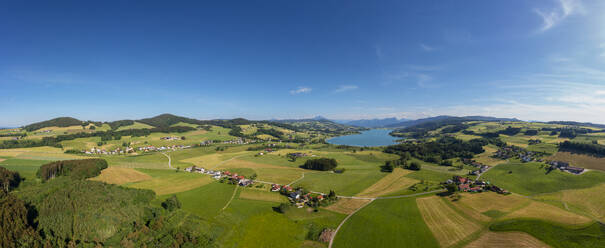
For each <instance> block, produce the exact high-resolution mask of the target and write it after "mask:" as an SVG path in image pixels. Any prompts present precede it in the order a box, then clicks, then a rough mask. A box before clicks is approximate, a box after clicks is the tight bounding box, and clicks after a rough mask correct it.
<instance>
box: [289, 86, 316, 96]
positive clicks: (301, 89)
mask: <svg viewBox="0 0 605 248" xmlns="http://www.w3.org/2000/svg"><path fill="white" fill-rule="evenodd" d="M312 90H313V89H311V88H309V87H302V86H301V87H298V88H296V89H294V90H291V91H290V94H292V95H296V94H303V93H309V92H311V91H312Z"/></svg>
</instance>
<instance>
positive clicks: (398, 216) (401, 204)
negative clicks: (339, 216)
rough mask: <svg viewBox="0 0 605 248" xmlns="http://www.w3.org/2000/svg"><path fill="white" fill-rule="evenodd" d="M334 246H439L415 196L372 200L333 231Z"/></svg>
mask: <svg viewBox="0 0 605 248" xmlns="http://www.w3.org/2000/svg"><path fill="white" fill-rule="evenodd" d="M333 247H439V242H438V241H437V239H435V237H434V236H433V235H432V233H431V230H430V229H429V228H428V226H427V225H426V224H425V222H424V220H423V219H422V215H421V214H420V210H418V206H417V205H416V199H414V198H400V199H390V200H375V201H374V202H372V203H371V204H370V205H368V206H367V207H365V208H363V209H361V210H359V212H357V213H356V214H355V215H353V216H352V217H351V218H350V219H349V220H348V221H347V222H346V223H345V224H344V226H342V228H341V229H340V231H339V232H338V233H337V234H336V237H335V239H334V246H333Z"/></svg>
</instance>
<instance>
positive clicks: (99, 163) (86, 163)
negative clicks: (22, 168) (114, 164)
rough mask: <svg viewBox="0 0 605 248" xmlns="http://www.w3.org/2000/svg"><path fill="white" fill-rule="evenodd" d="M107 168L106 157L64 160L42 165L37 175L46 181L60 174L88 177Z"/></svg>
mask: <svg viewBox="0 0 605 248" xmlns="http://www.w3.org/2000/svg"><path fill="white" fill-rule="evenodd" d="M106 168H107V161H105V160H104V159H80V160H63V161H56V162H52V163H48V164H44V165H42V166H40V169H38V174H37V176H38V177H40V178H41V179H42V180H44V181H46V180H49V179H52V178H55V177H58V176H67V177H70V178H71V179H86V178H91V177H95V176H97V175H99V174H101V171H102V170H103V169H106Z"/></svg>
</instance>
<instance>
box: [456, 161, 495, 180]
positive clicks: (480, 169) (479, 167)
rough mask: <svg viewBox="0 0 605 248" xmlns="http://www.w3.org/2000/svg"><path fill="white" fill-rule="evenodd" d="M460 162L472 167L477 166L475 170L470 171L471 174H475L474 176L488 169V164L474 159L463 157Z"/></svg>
mask: <svg viewBox="0 0 605 248" xmlns="http://www.w3.org/2000/svg"><path fill="white" fill-rule="evenodd" d="M462 162H463V163H464V164H467V165H470V166H473V167H475V168H477V170H474V171H471V172H470V174H471V175H476V176H477V175H480V174H481V173H483V172H485V171H487V170H488V169H489V167H490V166H488V165H484V164H482V163H479V162H476V161H474V160H470V159H464V160H462Z"/></svg>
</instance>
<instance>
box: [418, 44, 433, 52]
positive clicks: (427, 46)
mask: <svg viewBox="0 0 605 248" xmlns="http://www.w3.org/2000/svg"><path fill="white" fill-rule="evenodd" d="M420 48H422V50H424V51H425V52H432V51H434V50H435V49H437V48H435V47H432V46H429V45H427V44H424V43H420Z"/></svg>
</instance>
